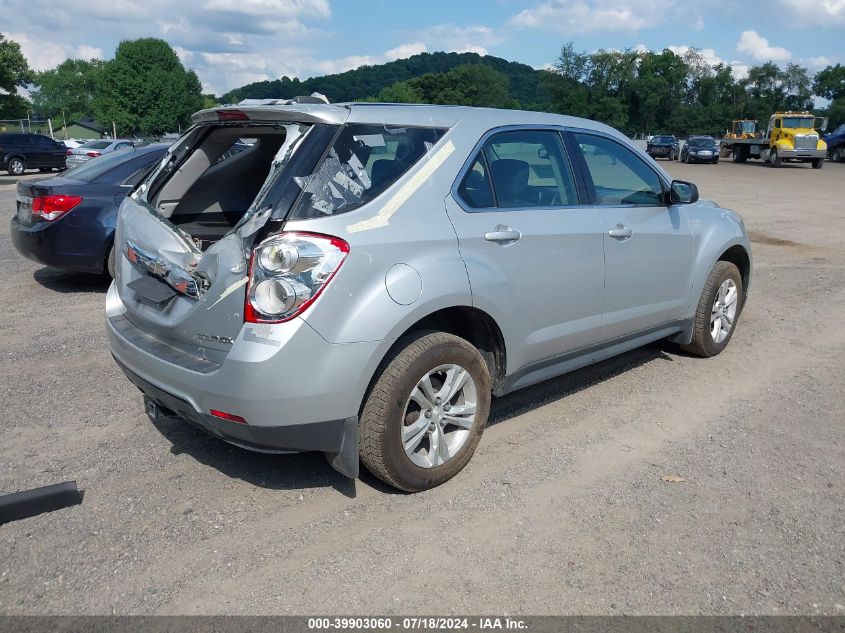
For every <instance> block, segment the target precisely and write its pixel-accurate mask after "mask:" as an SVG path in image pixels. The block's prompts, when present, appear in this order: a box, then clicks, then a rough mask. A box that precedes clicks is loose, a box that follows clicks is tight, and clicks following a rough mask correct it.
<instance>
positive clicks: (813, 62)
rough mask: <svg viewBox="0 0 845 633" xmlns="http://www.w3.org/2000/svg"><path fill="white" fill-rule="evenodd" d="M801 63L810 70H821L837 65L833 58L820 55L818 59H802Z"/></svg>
mask: <svg viewBox="0 0 845 633" xmlns="http://www.w3.org/2000/svg"><path fill="white" fill-rule="evenodd" d="M801 63H802V64H804V65H805V66H808V67H809V68H810V70H820V69H822V68H824V67H825V66H832V65H833V64H835V63H836V60H834V59H833V58H832V57H828V56H827V55H819V56H818V57H809V58H807V59H802V60H801Z"/></svg>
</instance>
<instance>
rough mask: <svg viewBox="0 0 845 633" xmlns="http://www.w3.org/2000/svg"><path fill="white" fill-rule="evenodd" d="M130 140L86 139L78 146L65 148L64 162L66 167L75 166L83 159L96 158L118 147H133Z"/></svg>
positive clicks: (82, 161) (83, 160)
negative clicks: (85, 141)
mask: <svg viewBox="0 0 845 633" xmlns="http://www.w3.org/2000/svg"><path fill="white" fill-rule="evenodd" d="M134 145H135V144H134V143H133V142H132V141H129V140H126V139H114V140H113V139H107V138H106V139H101V140H99V141H88V142H87V143H83V144H82V145H80V146H79V147H74V148H71V149H69V150H67V160H66V161H65V164H66V165H67V168H68V169H70V168H71V167H76V166H77V165H81V164H82V163H84V162H85V161H88V160H91V159H92V158H97V157H98V156H102V155H103V154H109V153H111V152H114V151H116V150H119V149H128V148H130V147H134Z"/></svg>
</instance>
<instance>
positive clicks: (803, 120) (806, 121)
mask: <svg viewBox="0 0 845 633" xmlns="http://www.w3.org/2000/svg"><path fill="white" fill-rule="evenodd" d="M815 122H816V120H815V119H814V118H812V117H797V116H788V117H784V118H783V127H787V128H809V129H812V128H813V125H814V124H815Z"/></svg>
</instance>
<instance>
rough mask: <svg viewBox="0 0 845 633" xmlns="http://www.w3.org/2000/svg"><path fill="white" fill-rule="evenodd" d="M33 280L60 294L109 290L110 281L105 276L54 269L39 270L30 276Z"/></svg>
mask: <svg viewBox="0 0 845 633" xmlns="http://www.w3.org/2000/svg"><path fill="white" fill-rule="evenodd" d="M32 277H33V279H35V281H37V282H38V283H39V284H41V285H42V286H44V287H45V288H47V289H48V290H54V291H56V292H62V293H78V292H98V293H104V292H106V291H107V290H108V289H109V285H110V284H111V279H109V278H108V277H107V276H105V275H91V274H87V273H68V272H64V271H61V270H57V269H55V268H46V267H45V268H39V269H38V270H36V271H35V272H34V273H33V274H32Z"/></svg>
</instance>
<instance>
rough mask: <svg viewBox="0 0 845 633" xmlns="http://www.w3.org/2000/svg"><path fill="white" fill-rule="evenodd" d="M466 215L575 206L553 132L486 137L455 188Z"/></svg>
mask: <svg viewBox="0 0 845 633" xmlns="http://www.w3.org/2000/svg"><path fill="white" fill-rule="evenodd" d="M458 195H459V196H460V197H461V199H462V200H463V202H464V203H465V205H466V206H468V207H470V208H471V209H484V208H492V207H498V208H500V209H519V208H537V207H543V208H550V207H551V208H554V207H565V206H573V205H577V204H578V196H577V193H576V189H575V181H574V179H573V176H572V169H571V168H570V164H569V160H568V158H567V156H566V153H565V152H564V151H563V144H562V143H561V140H560V135H559V134H558V133H557V132H552V131H548V130H516V131H509V132H500V133H499V134H496V135H494V136H492V137H491V138H490V139H489V140H488V141H487V142H486V143H485V144H484V148H483V149H482V150H481V152H480V153H479V155H478V156H477V157H476V159H475V162H474V163H473V165H472V168H471V169H470V170H469V171H468V172H467V174H466V175H465V176H464V178H463V180H462V181H461V184H460V185H459V186H458Z"/></svg>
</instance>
